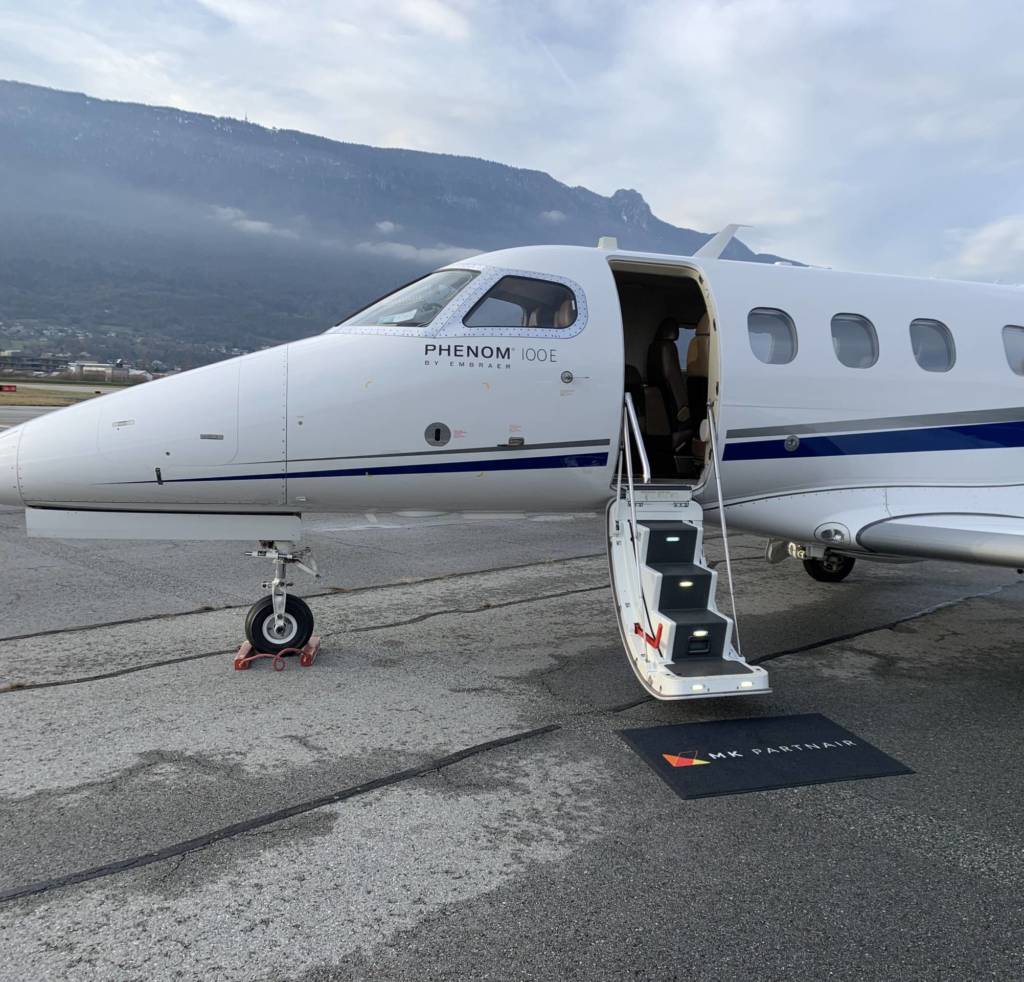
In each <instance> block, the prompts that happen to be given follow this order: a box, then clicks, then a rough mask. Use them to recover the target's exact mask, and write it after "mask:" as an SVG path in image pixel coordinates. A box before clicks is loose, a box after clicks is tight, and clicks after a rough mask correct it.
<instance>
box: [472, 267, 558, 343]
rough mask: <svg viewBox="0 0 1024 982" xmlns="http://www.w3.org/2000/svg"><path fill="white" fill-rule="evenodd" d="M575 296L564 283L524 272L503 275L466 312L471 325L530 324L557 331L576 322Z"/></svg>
mask: <svg viewBox="0 0 1024 982" xmlns="http://www.w3.org/2000/svg"><path fill="white" fill-rule="evenodd" d="M576 313H577V311H576V296H575V294H574V293H573V292H572V290H570V289H569V288H568V287H567V286H562V284H561V283H552V282H551V280H535V279H531V278H529V277H526V276H503V277H502V278H501V279H500V280H498V282H497V283H495V284H494V286H492V287H491V288H490V289H489V290H488V291H487V292H486V293H485V294H484V295H483V296H482V297H481V298H480V299H479V300H478V301H477V302H476V304H475V305H474V307H473V309H472V310H471V311H470V312H469V313H468V314H466V317H465V319H464V320H463V322H462V323H463V324H465V325H466V327H475V328H507V327H519V328H523V327H525V328H531V327H535V328H537V329H538V330H546V331H552V330H554V331H557V330H564V329H565V328H567V327H571V326H572V325H573V324H574V323H575V322H576Z"/></svg>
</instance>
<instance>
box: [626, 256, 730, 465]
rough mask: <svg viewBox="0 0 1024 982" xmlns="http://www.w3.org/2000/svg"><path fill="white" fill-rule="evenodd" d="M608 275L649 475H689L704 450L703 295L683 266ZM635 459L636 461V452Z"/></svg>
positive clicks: (706, 352)
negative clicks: (612, 279) (611, 277)
mask: <svg viewBox="0 0 1024 982" xmlns="http://www.w3.org/2000/svg"><path fill="white" fill-rule="evenodd" d="M614 275H615V284H616V286H617V288H618V293H619V304H620V306H621V308H622V326H623V335H624V344H625V355H626V377H625V391H626V392H628V393H629V394H630V396H632V399H633V405H634V406H635V407H636V413H637V418H638V420H639V423H640V430H641V433H642V435H643V442H644V448H645V450H646V452H647V457H648V460H649V462H650V465H651V473H652V477H653V478H654V479H655V480H658V481H685V482H688V483H693V482H695V481H696V480H697V479H698V478H699V477H700V474H701V471H702V470H703V467H704V460H705V456H706V450H707V447H706V446H705V443H704V441H702V440H701V439H700V424H701V422H702V421H703V419H704V418H705V416H706V415H707V401H708V374H709V369H710V366H709V360H710V344H711V337H710V325H709V319H708V311H707V304H706V303H705V300H704V295H703V293H702V292H701V289H700V286H699V285H698V283H697V281H696V280H695V279H693V278H691V277H690V276H688V275H686V274H685V273H684V272H683V271H682V270H680V272H679V274H676V275H669V274H664V273H660V272H651V271H648V270H637V269H618V270H614ZM634 466H635V467H638V466H639V460H638V458H637V456H636V454H634Z"/></svg>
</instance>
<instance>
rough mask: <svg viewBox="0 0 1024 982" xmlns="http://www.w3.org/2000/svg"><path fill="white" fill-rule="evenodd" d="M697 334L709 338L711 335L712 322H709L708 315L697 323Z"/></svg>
mask: <svg viewBox="0 0 1024 982" xmlns="http://www.w3.org/2000/svg"><path fill="white" fill-rule="evenodd" d="M697 334H698V335H699V336H701V337H709V336H710V335H711V321H710V320H708V315H707V314H705V315H704V316H703V317H701V319H700V320H699V321H697Z"/></svg>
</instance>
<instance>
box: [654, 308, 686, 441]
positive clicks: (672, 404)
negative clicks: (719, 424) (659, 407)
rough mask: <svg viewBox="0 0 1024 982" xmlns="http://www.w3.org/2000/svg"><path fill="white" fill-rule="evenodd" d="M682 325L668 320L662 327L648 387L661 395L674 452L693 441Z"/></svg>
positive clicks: (672, 318)
mask: <svg viewBox="0 0 1024 982" xmlns="http://www.w3.org/2000/svg"><path fill="white" fill-rule="evenodd" d="M678 340H679V322H678V321H677V320H676V319H675V318H674V317H666V318H665V319H664V320H663V321H662V322H661V323H660V324H659V325H658V330H657V332H656V333H655V335H654V340H653V341H652V342H651V346H650V348H649V349H648V351H647V384H648V385H649V386H652V387H654V388H655V389H657V390H658V392H659V393H660V394H661V400H662V403H663V404H664V406H665V414H666V416H667V417H668V424H669V429H670V431H671V434H672V444H673V450H678V449H679V448H680V447H682V446H684V445H685V444H686V442H687V441H688V440H690V439H691V437H692V435H693V432H692V427H691V426H690V424H689V417H690V407H689V405H688V404H687V394H686V378H685V377H684V376H683V369H682V365H681V364H680V362H679V349H678V347H677V346H676V341H678Z"/></svg>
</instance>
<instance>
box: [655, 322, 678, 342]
mask: <svg viewBox="0 0 1024 982" xmlns="http://www.w3.org/2000/svg"><path fill="white" fill-rule="evenodd" d="M655 338H657V340H659V341H677V340H679V321H677V320H676V319H675V318H674V317H666V318H665V319H664V320H663V321H662V322H661V323H660V324H659V325H658V333H657V334H655Z"/></svg>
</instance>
